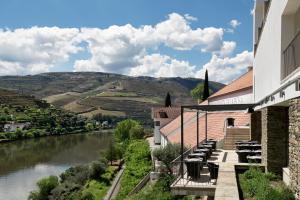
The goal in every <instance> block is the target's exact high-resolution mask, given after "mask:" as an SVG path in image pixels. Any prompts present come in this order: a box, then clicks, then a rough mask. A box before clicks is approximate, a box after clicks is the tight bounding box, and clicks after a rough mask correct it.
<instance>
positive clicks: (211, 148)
mask: <svg viewBox="0 0 300 200" xmlns="http://www.w3.org/2000/svg"><path fill="white" fill-rule="evenodd" d="M198 149H209V150H210V152H209V153H210V155H211V154H212V151H213V146H212V145H211V144H201V145H199V147H198Z"/></svg>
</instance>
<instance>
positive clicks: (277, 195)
mask: <svg viewBox="0 0 300 200" xmlns="http://www.w3.org/2000/svg"><path fill="white" fill-rule="evenodd" d="M239 180H240V185H241V188H242V190H243V194H244V196H245V197H247V198H251V199H257V200H293V199H294V196H293V193H292V192H291V191H290V190H289V189H288V188H287V187H286V186H284V185H283V184H281V185H279V186H277V187H275V186H272V182H271V181H274V180H277V177H276V176H275V175H274V174H272V173H267V174H265V173H263V172H262V171H261V170H260V169H259V168H250V169H249V170H248V171H246V172H245V173H244V174H242V175H239Z"/></svg>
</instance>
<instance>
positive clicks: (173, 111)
mask: <svg viewBox="0 0 300 200" xmlns="http://www.w3.org/2000/svg"><path fill="white" fill-rule="evenodd" d="M160 112H165V113H166V114H167V116H168V117H167V118H171V119H175V118H176V117H178V116H179V115H180V112H181V109H180V107H154V108H152V118H161V116H160V114H159V113H160Z"/></svg>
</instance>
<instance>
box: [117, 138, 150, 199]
mask: <svg viewBox="0 0 300 200" xmlns="http://www.w3.org/2000/svg"><path fill="white" fill-rule="evenodd" d="M125 164H126V168H125V170H124V175H123V176H122V179H121V190H120V192H119V194H118V196H117V199H124V198H125V197H126V196H127V195H128V193H129V192H130V191H131V190H132V189H133V188H134V187H135V186H136V185H137V184H138V183H139V182H140V181H141V179H142V178H143V177H144V176H146V175H147V173H148V172H149V171H150V170H151V155H150V148H149V144H148V142H147V141H145V140H136V141H132V142H131V143H130V144H129V146H128V148H127V149H126V152H125Z"/></svg>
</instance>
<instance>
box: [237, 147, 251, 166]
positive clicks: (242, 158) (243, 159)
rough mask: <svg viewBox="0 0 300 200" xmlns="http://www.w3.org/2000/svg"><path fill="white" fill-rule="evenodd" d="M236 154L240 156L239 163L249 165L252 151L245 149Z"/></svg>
mask: <svg viewBox="0 0 300 200" xmlns="http://www.w3.org/2000/svg"><path fill="white" fill-rule="evenodd" d="M236 153H237V154H238V157H239V162H241V163H247V162H248V160H247V156H248V155H250V153H251V150H248V149H243V150H238V151H236Z"/></svg>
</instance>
